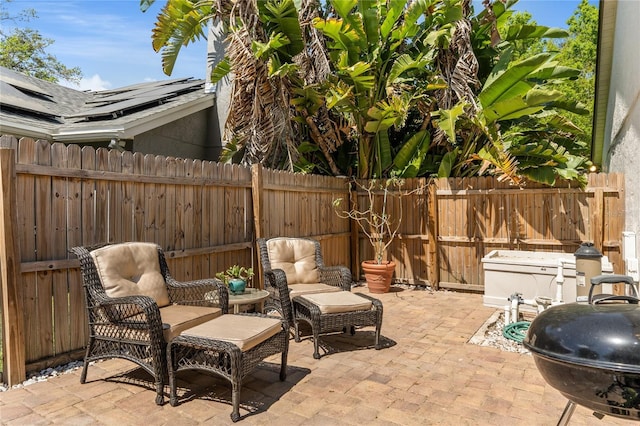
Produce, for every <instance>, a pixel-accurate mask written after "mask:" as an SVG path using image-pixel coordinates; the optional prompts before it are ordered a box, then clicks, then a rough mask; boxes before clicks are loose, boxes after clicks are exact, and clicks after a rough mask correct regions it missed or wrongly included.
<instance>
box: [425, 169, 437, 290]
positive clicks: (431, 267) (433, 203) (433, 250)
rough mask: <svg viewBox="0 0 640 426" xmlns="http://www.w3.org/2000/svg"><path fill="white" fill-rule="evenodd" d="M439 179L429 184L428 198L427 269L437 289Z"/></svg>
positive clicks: (430, 279) (432, 283)
mask: <svg viewBox="0 0 640 426" xmlns="http://www.w3.org/2000/svg"><path fill="white" fill-rule="evenodd" d="M437 182H438V180H437V179H432V180H431V182H429V185H428V191H429V197H428V200H427V215H428V225H427V226H428V227H427V232H428V233H429V234H428V235H429V245H428V252H429V259H428V262H429V263H428V264H427V271H428V274H429V281H430V282H431V285H432V286H433V288H434V289H435V290H437V289H438V287H439V284H440V261H439V259H438V194H437V191H438V185H437Z"/></svg>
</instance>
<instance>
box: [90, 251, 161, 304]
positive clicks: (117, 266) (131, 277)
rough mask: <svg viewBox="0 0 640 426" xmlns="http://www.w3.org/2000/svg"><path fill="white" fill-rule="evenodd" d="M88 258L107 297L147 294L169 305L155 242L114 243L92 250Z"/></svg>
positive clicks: (158, 302) (157, 301)
mask: <svg viewBox="0 0 640 426" xmlns="http://www.w3.org/2000/svg"><path fill="white" fill-rule="evenodd" d="M91 257H92V258H93V261H94V262H95V264H96V268H97V270H98V276H99V277H100V281H101V282H102V286H103V287H104V290H105V292H106V293H107V295H108V296H110V297H125V296H149V297H151V298H153V299H154V300H155V301H156V303H157V304H158V306H160V307H162V306H167V305H168V304H169V293H168V292H167V286H166V283H165V282H164V277H163V276H162V273H161V272H160V260H159V258H158V249H157V246H156V245H155V244H153V243H137V242H135V243H122V244H114V245H110V246H106V247H102V248H99V249H97V250H94V251H92V252H91Z"/></svg>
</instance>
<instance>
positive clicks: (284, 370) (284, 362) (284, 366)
mask: <svg viewBox="0 0 640 426" xmlns="http://www.w3.org/2000/svg"><path fill="white" fill-rule="evenodd" d="M286 379H287V352H286V351H283V352H282V358H281V361H280V381H281V382H284V381H285V380H286Z"/></svg>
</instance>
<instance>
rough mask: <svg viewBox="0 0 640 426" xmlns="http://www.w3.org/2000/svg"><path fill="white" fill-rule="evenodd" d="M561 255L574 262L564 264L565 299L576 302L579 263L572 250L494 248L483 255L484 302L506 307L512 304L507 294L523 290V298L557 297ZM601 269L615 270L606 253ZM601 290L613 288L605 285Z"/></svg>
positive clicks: (493, 305) (568, 301)
mask: <svg viewBox="0 0 640 426" xmlns="http://www.w3.org/2000/svg"><path fill="white" fill-rule="evenodd" d="M559 259H566V260H567V261H570V262H574V263H573V264H571V263H565V264H564V265H563V275H564V284H563V286H562V299H563V301H564V302H565V303H570V302H575V301H576V293H577V292H576V265H575V256H573V254H571V253H552V252H533V251H520V250H493V251H491V252H490V253H488V254H487V255H486V256H485V257H483V258H482V267H483V269H484V298H483V303H484V305H485V306H491V307H497V308H503V307H504V306H505V305H508V304H509V301H508V298H509V296H511V295H512V294H513V293H520V294H521V295H522V298H523V299H535V297H536V296H544V297H550V298H552V299H555V298H556V292H557V284H556V276H557V274H558V264H559ZM602 273H603V274H611V273H613V266H612V265H611V263H610V262H609V259H608V258H607V257H606V256H603V257H602ZM601 290H602V291H601V292H607V291H610V290H607V289H606V288H603V289H601ZM523 308H524V306H523Z"/></svg>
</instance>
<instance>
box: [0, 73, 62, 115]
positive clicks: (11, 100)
mask: <svg viewBox="0 0 640 426" xmlns="http://www.w3.org/2000/svg"><path fill="white" fill-rule="evenodd" d="M47 102H49V103H52V104H53V102H52V101H45V100H43V99H34V98H32V97H31V96H29V95H27V94H25V93H24V92H22V91H20V90H18V89H16V88H15V87H14V86H13V85H11V84H9V83H7V82H5V81H4V80H2V81H0V104H1V105H5V106H9V107H12V108H15V109H21V110H24V111H29V112H35V113H38V114H42V115H46V116H48V117H55V116H56V115H55V114H53V113H52V112H51V111H52V110H51V108H49V107H48V106H47V105H46V103H47Z"/></svg>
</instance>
